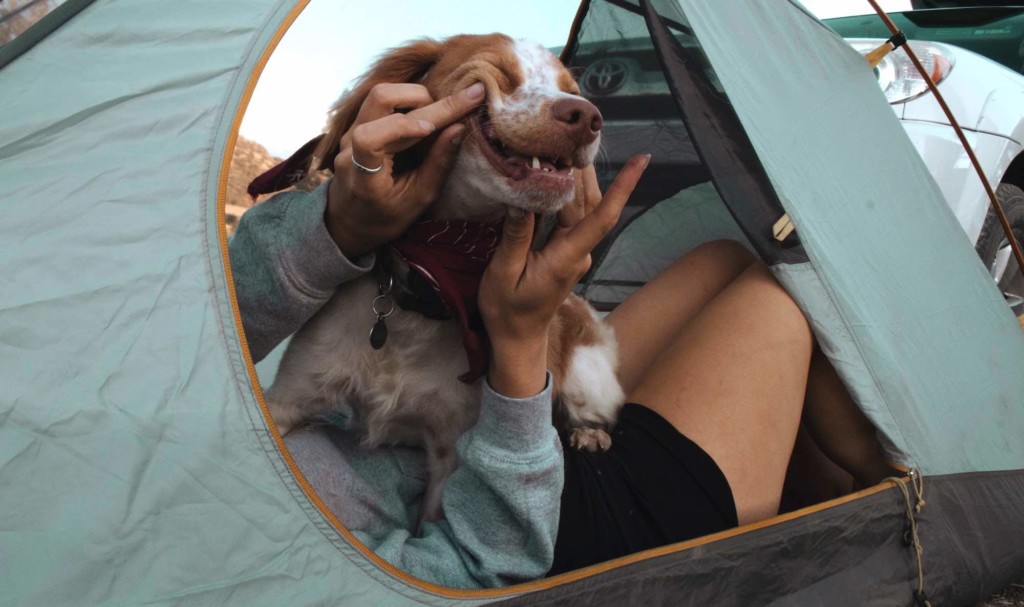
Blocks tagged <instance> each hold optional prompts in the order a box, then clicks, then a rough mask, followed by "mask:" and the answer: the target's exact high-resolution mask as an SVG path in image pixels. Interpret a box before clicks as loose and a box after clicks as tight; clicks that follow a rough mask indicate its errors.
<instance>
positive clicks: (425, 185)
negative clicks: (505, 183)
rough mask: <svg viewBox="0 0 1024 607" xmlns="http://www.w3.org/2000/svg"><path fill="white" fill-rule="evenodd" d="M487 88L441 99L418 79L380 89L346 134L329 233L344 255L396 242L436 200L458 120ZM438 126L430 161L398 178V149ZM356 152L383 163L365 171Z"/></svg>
mask: <svg viewBox="0 0 1024 607" xmlns="http://www.w3.org/2000/svg"><path fill="white" fill-rule="evenodd" d="M484 94H485V91H484V86H483V84H480V83H477V84H474V85H472V86H470V87H468V88H466V89H464V90H462V91H459V92H458V93H455V94H454V95H451V96H449V97H444V98H442V99H439V100H437V101H434V99H433V98H432V97H431V96H430V93H428V92H427V89H426V87H423V86H421V85H419V84H408V83H403V84H378V85H376V86H375V87H373V89H372V90H371V91H370V95H369V96H368V97H367V98H366V101H364V102H363V105H362V107H360V109H359V114H358V115H357V116H356V120H355V122H354V123H353V125H352V128H350V129H349V130H348V131H347V132H346V133H345V134H344V135H343V136H342V138H341V142H340V143H341V151H340V152H339V153H338V155H337V156H335V158H334V180H333V181H332V182H331V185H330V189H329V190H328V193H327V212H326V214H325V222H326V225H327V231H328V232H329V233H330V234H331V237H332V238H334V241H335V242H336V243H337V244H338V247H339V248H340V249H341V252H342V253H344V254H345V255H346V256H347V257H349V258H354V257H357V256H359V255H362V254H363V253H367V252H369V251H372V250H373V249H375V248H376V247H377V246H379V245H381V244H383V243H385V242H389V241H391V240H394V239H395V238H397V237H398V236H399V235H401V234H402V233H403V232H405V230H406V229H408V227H409V226H410V225H412V223H413V222H414V221H415V220H416V218H418V217H419V216H420V215H421V214H422V213H423V211H425V210H426V208H427V207H428V206H429V205H430V203H432V202H433V201H434V200H435V199H436V198H437V195H438V193H439V192H440V190H441V186H442V185H443V184H444V180H445V179H446V178H447V176H448V173H449V172H450V171H451V168H452V165H453V164H454V162H455V156H456V153H457V152H458V146H459V144H460V143H461V141H460V140H461V135H462V133H463V132H464V131H465V125H462V124H452V123H453V122H455V121H456V120H458V119H459V118H461V117H463V116H465V115H466V114H468V113H470V112H471V111H472V110H473V109H474V108H475V107H478V106H479V105H480V103H481V102H483V100H484ZM410 108H412V110H411V111H409V112H408V113H402V111H400V110H407V109H410ZM446 127H447V128H446ZM437 129H444V130H442V131H441V134H440V135H439V136H438V138H437V140H436V141H434V143H433V144H432V145H431V146H430V149H429V150H428V152H427V155H426V159H425V160H424V162H423V164H422V165H421V166H420V167H419V168H418V169H416V170H414V171H410V172H408V173H405V174H402V175H399V176H398V177H397V178H396V177H395V176H394V175H392V173H391V171H392V167H393V165H394V156H395V154H396V153H398V152H401V151H403V150H406V149H409V148H410V147H412V146H414V145H416V144H417V143H419V142H420V141H421V140H422V139H424V138H425V137H428V136H429V135H431V134H432V133H434V132H435V131H436V130H437ZM353 158H355V160H356V161H357V162H358V163H359V164H361V165H363V166H364V167H369V168H376V167H378V166H379V167H381V169H380V170H379V171H376V172H373V173H368V172H365V171H362V170H359V169H357V168H356V167H355V165H354V164H353Z"/></svg>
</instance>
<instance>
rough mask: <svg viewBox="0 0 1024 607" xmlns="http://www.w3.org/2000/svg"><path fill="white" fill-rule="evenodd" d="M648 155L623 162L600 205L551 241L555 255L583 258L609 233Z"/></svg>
mask: <svg viewBox="0 0 1024 607" xmlns="http://www.w3.org/2000/svg"><path fill="white" fill-rule="evenodd" d="M650 161H651V155H650V154H641V155H639V156H633V157H632V158H630V159H629V160H628V161H626V166H624V167H622V170H621V171H619V174H618V175H617V176H616V177H615V181H614V182H612V185H611V186H610V187H609V188H608V192H607V193H605V195H604V197H603V198H602V199H601V202H600V204H598V205H597V207H595V208H594V210H593V212H591V213H589V214H588V215H587V216H586V217H584V218H583V219H582V220H581V221H580V222H579V223H578V224H576V226H575V227H573V228H572V229H571V230H569V231H568V232H567V233H565V235H564V237H562V238H560V239H558V240H557V241H555V242H552V244H553V245H555V246H556V247H557V249H556V251H555V254H558V255H567V256H569V258H570V259H577V258H582V257H584V256H586V255H588V254H589V253H590V251H592V250H593V249H594V247H596V246H597V243H599V242H601V239H602V238H604V237H605V235H606V234H608V232H610V231H611V230H612V228H614V227H615V223H616V222H617V221H618V220H619V214H620V213H622V209H623V207H625V206H626V202H628V201H629V196H630V194H632V193H633V189H634V188H635V187H636V184H637V182H639V181H640V177H641V176H642V175H643V173H644V170H645V169H646V168H647V165H648V163H650Z"/></svg>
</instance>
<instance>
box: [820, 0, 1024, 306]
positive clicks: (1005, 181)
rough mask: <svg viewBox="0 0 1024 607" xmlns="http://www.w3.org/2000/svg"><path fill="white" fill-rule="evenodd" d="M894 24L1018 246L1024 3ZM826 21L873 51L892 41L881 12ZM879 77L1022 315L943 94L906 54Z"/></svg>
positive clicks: (1023, 183)
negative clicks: (963, 137) (990, 188)
mask: <svg viewBox="0 0 1024 607" xmlns="http://www.w3.org/2000/svg"><path fill="white" fill-rule="evenodd" d="M922 4H924V3H918V4H917V5H922ZM952 4H955V3H952V2H947V3H935V2H931V3H927V4H926V5H930V6H949V5H952ZM889 17H890V19H892V20H893V22H894V23H895V24H896V26H897V27H898V28H899V29H900V30H901V31H902V32H903V33H904V34H906V36H907V38H908V40H909V41H910V42H909V44H910V46H911V48H912V49H913V50H914V52H915V54H917V56H918V57H919V58H920V59H921V61H922V63H923V64H924V66H925V68H926V69H928V70H929V71H930V72H931V74H930V75H931V76H932V78H933V79H934V80H935V81H936V82H937V84H938V89H939V91H940V92H941V93H942V96H943V98H944V99H945V100H946V103H947V104H948V105H949V108H950V110H951V111H952V113H953V116H954V117H955V118H956V120H957V122H958V123H959V124H960V126H961V128H962V129H963V130H964V133H965V135H966V137H967V140H968V142H969V143H970V144H971V148H972V149H973V150H974V153H975V155H976V156H977V157H978V160H979V163H980V164H981V166H982V169H983V170H984V172H985V174H986V176H987V177H988V180H989V182H990V183H991V184H992V186H993V188H995V191H996V197H997V198H998V200H999V202H1000V204H1001V206H1002V207H1003V210H1004V212H1005V213H1006V216H1007V219H1008V220H1009V222H1010V225H1011V226H1012V228H1013V231H1014V234H1015V235H1016V236H1017V240H1018V242H1020V241H1021V240H1024V6H1018V7H1013V6H990V7H969V8H964V7H948V8H930V9H925V10H913V11H906V12H899V13H890V14H889ZM825 23H826V24H827V25H828V26H829V27H831V28H832V29H833V30H835V31H836V33H838V34H839V35H841V36H843V37H844V38H845V39H846V40H847V42H849V43H850V44H851V46H853V47H854V48H855V49H856V50H858V51H860V52H861V53H863V54H866V53H868V52H869V51H871V50H872V49H874V48H876V47H878V45H879V44H881V43H882V42H883V41H884V40H885V39H887V38H889V35H890V33H889V30H888V29H887V28H886V26H885V24H884V23H882V21H881V20H880V19H879V18H878V16H877V15H863V16H856V17H841V18H836V19H828V20H825ZM875 74H876V76H877V78H878V81H879V86H880V87H881V88H882V90H883V92H884V93H885V95H886V98H887V99H888V101H889V103H890V104H891V105H892V107H893V111H894V112H896V115H897V117H899V119H900V122H901V123H902V125H903V128H904V130H905V131H906V132H907V135H908V136H909V137H910V140H911V141H912V142H913V144H914V147H915V148H917V151H918V153H919V154H920V155H921V157H922V158H923V159H924V161H925V164H926V165H927V166H928V169H929V171H930V172H931V174H932V176H933V177H934V178H935V181H936V182H937V183H938V184H939V187H940V188H941V190H942V193H943V194H944V196H945V198H946V202H947V203H948V204H949V206H950V208H951V209H952V210H953V213H954V214H955V215H956V217H957V219H958V220H959V222H960V225H961V226H962V227H963V229H964V231H965V232H966V233H967V235H968V236H969V237H970V238H971V240H972V242H974V243H975V249H976V250H977V251H978V254H979V255H980V256H981V259H982V261H983V262H984V263H985V266H986V267H987V268H988V269H989V272H990V273H991V274H992V276H993V279H994V280H995V281H996V282H997V283H998V284H999V288H1000V289H1001V290H1002V291H1003V293H1004V295H1005V297H1006V299H1007V303H1009V304H1010V306H1011V307H1013V308H1014V312H1015V313H1017V314H1018V315H1019V314H1021V313H1022V312H1024V276H1022V273H1021V271H1020V269H1019V268H1018V267H1017V264H1016V261H1015V260H1014V259H1013V256H1012V252H1011V249H1010V244H1009V239H1008V238H1007V236H1006V234H1005V232H1004V230H1003V228H1002V225H1001V224H1000V222H999V220H998V218H997V216H996V214H995V212H994V211H993V210H992V209H991V204H990V201H989V197H988V194H987V193H986V191H985V189H984V187H983V185H982V183H981V180H980V179H979V178H978V177H977V176H976V174H975V171H974V168H973V167H972V166H971V163H970V160H969V158H968V156H967V153H966V152H965V151H964V149H963V146H962V144H961V143H960V140H959V139H958V138H957V136H956V133H955V132H954V130H953V127H952V126H951V125H950V124H949V120H948V119H947V117H946V115H945V114H944V113H943V111H942V109H941V107H940V106H939V104H938V102H937V101H936V99H935V97H934V95H932V94H931V93H930V92H929V91H928V88H927V85H926V84H925V82H924V81H923V80H922V79H921V78H920V76H918V74H917V70H916V68H914V66H913V64H912V63H911V62H910V59H909V57H908V56H907V54H906V52H905V51H903V50H902V49H899V50H897V51H894V52H892V53H890V54H889V55H888V56H887V57H886V58H885V59H884V60H883V61H882V63H880V64H879V65H878V67H877V68H876V69H875Z"/></svg>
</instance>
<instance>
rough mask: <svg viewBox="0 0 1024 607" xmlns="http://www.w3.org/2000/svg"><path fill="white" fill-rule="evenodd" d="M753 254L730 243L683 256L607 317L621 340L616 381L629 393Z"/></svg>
mask: <svg viewBox="0 0 1024 607" xmlns="http://www.w3.org/2000/svg"><path fill="white" fill-rule="evenodd" d="M754 259H755V258H754V256H753V255H752V254H751V253H750V251H748V250H747V249H745V248H744V247H743V246H742V245H741V244H739V243H738V242H736V241H733V240H715V241H711V242H706V243H704V244H702V245H700V246H699V247H697V248H695V249H694V250H692V251H690V252H689V253H687V254H686V255H685V256H684V257H682V258H680V259H679V260H678V261H676V262H675V263H674V264H672V265H671V266H669V267H668V268H667V269H666V270H665V271H663V272H662V273H660V274H658V275H657V276H656V277H654V279H653V280H651V281H650V282H649V283H647V284H646V285H645V286H644V287H643V288H642V289H640V290H639V291H637V292H636V293H634V294H633V295H632V296H631V297H630V298H629V299H627V300H626V301H624V302H622V304H621V305H620V306H619V307H617V308H616V309H615V311H613V312H612V313H611V314H609V315H608V322H609V323H610V324H611V325H612V326H613V327H614V328H615V333H616V335H617V336H618V341H619V361H620V363H619V373H618V376H619V382H620V383H621V384H622V389H623V391H625V393H626V394H627V395H628V394H629V393H630V392H631V391H632V390H633V388H634V387H635V386H636V385H637V384H638V383H639V382H640V379H641V377H643V375H644V374H645V373H646V372H647V369H648V368H650V366H651V364H652V363H654V361H655V359H656V358H657V357H658V356H659V355H660V354H661V353H662V352H664V351H665V350H666V349H667V348H668V347H669V345H670V344H671V343H672V342H674V341H675V340H676V339H677V337H678V335H679V332H680V331H681V330H682V329H683V327H684V326H686V325H687V324H688V323H689V322H690V321H691V320H693V318H694V317H695V316H697V314H699V313H700V311H701V310H703V309H704V306H706V305H707V304H708V302H709V301H711V300H712V299H714V298H715V296H716V295H718V294H719V293H721V292H722V290H723V289H725V288H726V287H727V286H729V284H730V283H731V282H732V281H733V280H735V278H736V277H737V276H739V275H740V273H742V272H743V270H745V269H747V267H748V266H750V264H752V263H754Z"/></svg>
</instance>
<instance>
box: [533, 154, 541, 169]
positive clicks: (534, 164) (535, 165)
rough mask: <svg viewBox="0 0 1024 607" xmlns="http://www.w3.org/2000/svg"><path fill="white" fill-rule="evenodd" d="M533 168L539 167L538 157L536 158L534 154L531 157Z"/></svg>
mask: <svg viewBox="0 0 1024 607" xmlns="http://www.w3.org/2000/svg"><path fill="white" fill-rule="evenodd" d="M533 168H535V169H539V168H540V158H537V157H536V156H534V157H533Z"/></svg>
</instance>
